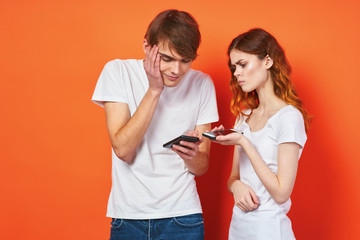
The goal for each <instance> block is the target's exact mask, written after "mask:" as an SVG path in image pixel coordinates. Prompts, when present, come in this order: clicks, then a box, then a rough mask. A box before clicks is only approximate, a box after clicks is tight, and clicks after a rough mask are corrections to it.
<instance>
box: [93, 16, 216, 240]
mask: <svg viewBox="0 0 360 240" xmlns="http://www.w3.org/2000/svg"><path fill="white" fill-rule="evenodd" d="M199 44H200V32H199V27H198V24H197V22H196V21H195V19H194V18H193V17H192V16H191V15H190V14H188V13H187V12H183V11H178V10H167V11H164V12H162V13H160V14H159V15H158V16H156V17H155V19H154V20H153V21H152V22H151V23H150V25H149V27H148V30H147V32H146V35H145V40H144V43H143V47H144V51H145V60H119V59H117V60H113V61H110V62H109V63H107V64H106V65H105V67H104V69H103V71H102V73H101V75H100V77H99V80H98V83H97V85H96V88H95V92H94V95H93V98H92V100H93V101H94V102H95V103H97V104H99V105H101V106H104V109H105V115H106V125H107V129H108V133H109V137H110V141H111V145H112V150H113V151H112V189H111V193H110V197H109V203H108V211H107V216H108V217H111V218H113V221H112V223H111V225H112V226H111V239H112V240H115V239H139V240H141V239H172V240H176V239H181V240H184V239H187V240H192V239H196V240H197V239H203V238H204V224H203V218H202V209H201V204H200V200H199V196H198V193H197V189H196V183H195V180H194V177H195V176H199V175H202V174H204V173H205V172H206V171H207V169H208V164H209V151H210V141H208V140H205V139H204V138H203V137H202V136H201V133H202V132H205V131H207V130H210V129H211V123H212V122H216V121H218V112H217V106H216V97H215V89H214V85H213V82H212V80H211V78H210V77H209V76H208V75H206V74H204V73H201V72H199V71H195V70H192V69H190V67H191V64H192V62H193V60H195V58H196V56H197V49H198V47H199ZM179 135H189V136H193V137H199V139H200V141H199V142H197V143H193V142H185V141H182V142H180V144H181V146H180V145H173V147H172V148H171V149H169V148H164V147H163V144H164V143H166V142H168V141H170V140H171V139H173V138H175V137H178V136H179Z"/></svg>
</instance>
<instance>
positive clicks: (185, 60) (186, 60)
mask: <svg viewBox="0 0 360 240" xmlns="http://www.w3.org/2000/svg"><path fill="white" fill-rule="evenodd" d="M181 61H182V62H183V63H189V62H191V60H189V59H183V60H181Z"/></svg>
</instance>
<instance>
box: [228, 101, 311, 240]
mask: <svg viewBox="0 0 360 240" xmlns="http://www.w3.org/2000/svg"><path fill="white" fill-rule="evenodd" d="M245 120H246V119H244V120H243V121H241V122H239V123H238V124H237V126H236V127H235V128H237V129H240V130H241V131H242V132H243V133H244V136H246V137H247V138H248V139H249V140H250V141H251V143H252V144H253V145H254V147H255V148H256V149H257V151H258V153H259V154H260V156H261V157H262V159H263V160H264V161H265V163H266V164H267V166H268V167H269V168H270V169H271V171H272V172H274V173H275V174H277V169H278V162H277V152H278V145H279V144H281V143H286V142H295V143H297V144H299V145H300V147H301V149H300V153H299V159H300V156H301V153H302V149H303V147H304V145H305V142H306V139H307V136H306V132H305V126H304V119H303V116H302V114H301V113H300V111H299V110H297V109H296V108H295V107H293V106H291V105H287V106H285V107H283V108H282V109H280V110H279V111H278V112H277V113H276V114H274V115H273V116H272V117H271V118H270V119H269V120H268V121H267V123H266V125H265V127H264V128H263V129H261V130H259V131H256V132H252V131H251V130H250V127H249V125H248V124H247V123H246V121H245ZM239 171H240V179H241V181H242V182H244V183H245V184H247V185H249V186H250V187H251V188H252V189H253V190H254V192H255V193H256V195H257V196H258V198H259V201H260V205H259V207H258V208H257V209H256V210H254V211H252V212H248V213H245V212H243V211H242V210H241V209H239V208H238V207H237V206H234V208H233V217H232V221H231V224H230V230H229V239H247V240H252V239H294V235H293V232H292V228H291V222H290V220H289V218H288V217H287V216H286V214H287V212H288V211H289V210H290V206H291V200H290V198H289V200H288V201H287V202H286V203H284V204H281V205H279V204H277V203H276V202H275V201H274V199H273V198H272V197H271V196H270V194H269V193H268V191H267V190H266V188H265V186H264V185H263V184H262V182H261V181H260V179H259V178H258V176H257V174H256V173H255V170H254V168H253V166H252V165H251V162H250V160H249V158H248V156H247V154H246V152H245V151H244V150H243V149H242V148H241V147H239Z"/></svg>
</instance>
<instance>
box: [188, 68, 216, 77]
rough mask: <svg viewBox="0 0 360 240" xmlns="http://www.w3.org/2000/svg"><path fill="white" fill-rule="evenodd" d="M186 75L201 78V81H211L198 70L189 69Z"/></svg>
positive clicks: (207, 75)
mask: <svg viewBox="0 0 360 240" xmlns="http://www.w3.org/2000/svg"><path fill="white" fill-rule="evenodd" d="M187 75H188V76H189V77H192V78H193V77H196V78H203V79H211V78H210V76H209V74H206V73H204V72H202V71H200V70H195V69H192V68H191V69H189V71H188V72H187Z"/></svg>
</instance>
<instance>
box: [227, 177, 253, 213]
mask: <svg viewBox="0 0 360 240" xmlns="http://www.w3.org/2000/svg"><path fill="white" fill-rule="evenodd" d="M231 191H232V193H233V196H234V201H235V205H236V206H237V207H238V208H240V209H241V210H242V211H244V212H250V211H253V210H255V209H257V208H258V207H259V199H258V197H257V196H256V194H255V192H254V191H253V190H252V189H251V188H250V187H249V186H248V185H246V184H245V183H243V182H241V181H240V180H237V181H234V183H233V185H232V186H231Z"/></svg>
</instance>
